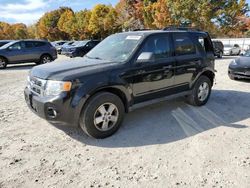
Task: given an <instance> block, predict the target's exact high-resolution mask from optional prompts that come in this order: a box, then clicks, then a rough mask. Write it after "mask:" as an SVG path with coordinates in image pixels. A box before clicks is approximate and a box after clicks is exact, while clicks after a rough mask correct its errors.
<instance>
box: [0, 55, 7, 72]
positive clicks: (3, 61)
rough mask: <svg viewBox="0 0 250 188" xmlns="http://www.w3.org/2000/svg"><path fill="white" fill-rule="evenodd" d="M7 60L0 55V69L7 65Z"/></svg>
mask: <svg viewBox="0 0 250 188" xmlns="http://www.w3.org/2000/svg"><path fill="white" fill-rule="evenodd" d="M7 64H8V63H7V60H6V59H5V58H3V57H0V69H5V68H6V67H7Z"/></svg>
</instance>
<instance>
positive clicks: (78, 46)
mask: <svg viewBox="0 0 250 188" xmlns="http://www.w3.org/2000/svg"><path fill="white" fill-rule="evenodd" d="M99 42H100V41H99V40H84V41H76V42H74V43H73V44H72V45H70V46H67V47H64V48H63V49H62V54H63V55H66V56H69V57H83V56H84V55H85V54H86V53H88V52H89V51H90V50H91V49H92V48H94V47H95V46H96V45H97V44H99Z"/></svg>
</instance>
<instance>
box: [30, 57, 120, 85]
mask: <svg viewBox="0 0 250 188" xmlns="http://www.w3.org/2000/svg"><path fill="white" fill-rule="evenodd" d="M117 64H118V63H113V62H112V63H111V62H107V61H104V60H98V59H88V58H86V57H85V58H80V57H79V58H74V59H69V60H56V61H54V62H52V63H47V64H44V65H39V66H36V67H34V68H32V69H31V71H30V75H31V76H34V77H37V78H41V79H45V80H61V81H63V80H74V79H75V78H79V76H84V75H88V74H93V73H99V72H101V71H103V70H106V69H108V68H110V67H112V66H115V65H117Z"/></svg>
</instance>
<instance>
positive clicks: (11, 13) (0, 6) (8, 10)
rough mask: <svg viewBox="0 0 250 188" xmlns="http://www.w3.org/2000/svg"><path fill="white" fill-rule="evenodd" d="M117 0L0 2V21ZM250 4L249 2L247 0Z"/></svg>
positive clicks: (22, 19)
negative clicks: (61, 8)
mask: <svg viewBox="0 0 250 188" xmlns="http://www.w3.org/2000/svg"><path fill="white" fill-rule="evenodd" d="M118 1H119V0H106V1H105V0H19V1H17V0H0V12H1V14H0V21H5V22H8V23H25V24H27V25H30V24H33V23H35V22H36V21H37V20H38V19H39V18H40V17H41V16H42V15H43V14H44V13H45V12H48V11H51V10H54V9H57V8H59V7H61V6H67V7H71V8H72V9H73V10H74V11H79V10H82V9H84V8H87V9H91V8H92V7H94V6H95V5H96V4H98V3H102V4H111V5H115V4H116V3H117V2H118ZM247 2H248V4H250V0H247Z"/></svg>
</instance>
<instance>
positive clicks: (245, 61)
mask: <svg viewBox="0 0 250 188" xmlns="http://www.w3.org/2000/svg"><path fill="white" fill-rule="evenodd" d="M235 61H236V63H237V67H242V68H250V57H244V56H242V57H239V58H237V59H235Z"/></svg>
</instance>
